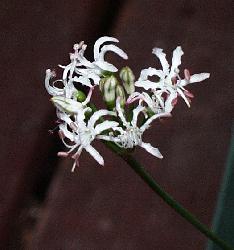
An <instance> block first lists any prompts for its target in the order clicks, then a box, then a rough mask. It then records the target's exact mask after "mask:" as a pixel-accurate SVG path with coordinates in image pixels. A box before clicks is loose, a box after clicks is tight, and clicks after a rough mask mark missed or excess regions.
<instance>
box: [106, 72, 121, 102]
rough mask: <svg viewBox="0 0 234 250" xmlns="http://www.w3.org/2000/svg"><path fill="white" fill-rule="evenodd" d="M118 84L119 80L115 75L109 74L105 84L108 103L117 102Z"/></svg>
mask: <svg viewBox="0 0 234 250" xmlns="http://www.w3.org/2000/svg"><path fill="white" fill-rule="evenodd" d="M117 84H118V80H117V78H116V77H115V76H113V75H112V76H109V77H106V78H105V82H104V85H103V98H104V101H105V102H107V103H110V102H115V88H116V85H117Z"/></svg>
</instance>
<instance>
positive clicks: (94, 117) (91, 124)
mask: <svg viewBox="0 0 234 250" xmlns="http://www.w3.org/2000/svg"><path fill="white" fill-rule="evenodd" d="M104 115H115V112H112V111H108V110H106V109H100V110H98V111H96V112H94V114H93V115H92V116H91V117H90V119H89V121H88V127H89V128H93V127H94V125H95V123H96V122H97V120H99V119H100V117H102V116H104Z"/></svg>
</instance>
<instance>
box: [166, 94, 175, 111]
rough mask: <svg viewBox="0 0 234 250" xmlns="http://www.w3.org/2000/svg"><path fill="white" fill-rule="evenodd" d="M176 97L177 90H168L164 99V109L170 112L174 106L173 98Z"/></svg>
mask: <svg viewBox="0 0 234 250" xmlns="http://www.w3.org/2000/svg"><path fill="white" fill-rule="evenodd" d="M176 98H177V92H176V91H173V92H170V94H169V95H168V97H167V99H166V101H165V105H164V111H165V112H167V113H170V112H171V111H172V110H173V108H174V103H173V102H174V100H176Z"/></svg>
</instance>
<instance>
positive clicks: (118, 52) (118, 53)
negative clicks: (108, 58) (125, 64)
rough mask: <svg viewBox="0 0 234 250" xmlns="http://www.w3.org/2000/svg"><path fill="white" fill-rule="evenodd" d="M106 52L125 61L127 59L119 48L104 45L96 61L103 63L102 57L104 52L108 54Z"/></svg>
mask: <svg viewBox="0 0 234 250" xmlns="http://www.w3.org/2000/svg"><path fill="white" fill-rule="evenodd" d="M108 51H112V52H114V53H115V54H117V55H119V56H120V57H122V58H123V59H125V60H126V59H128V56H127V54H126V53H125V52H124V51H123V50H122V49H120V48H119V47H117V46H115V45H113V44H109V45H104V46H103V47H102V49H101V51H100V54H99V58H98V60H102V61H104V56H105V54H106V52H108Z"/></svg>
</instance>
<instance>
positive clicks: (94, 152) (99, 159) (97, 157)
mask: <svg viewBox="0 0 234 250" xmlns="http://www.w3.org/2000/svg"><path fill="white" fill-rule="evenodd" d="M85 150H86V151H87V152H88V153H89V154H90V155H91V156H92V157H93V158H94V159H95V160H96V161H97V162H98V163H99V164H100V165H102V166H104V159H103V158H102V156H101V155H100V154H99V153H98V151H97V150H96V149H95V148H94V147H93V146H91V145H88V146H87V147H85Z"/></svg>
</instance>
